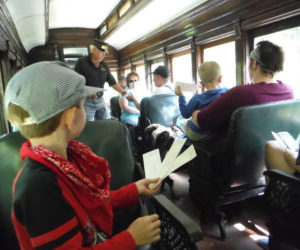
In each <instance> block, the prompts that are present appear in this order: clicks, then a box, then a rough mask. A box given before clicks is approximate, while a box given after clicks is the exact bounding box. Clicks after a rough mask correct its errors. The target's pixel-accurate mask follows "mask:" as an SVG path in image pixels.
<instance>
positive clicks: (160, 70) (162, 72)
mask: <svg viewBox="0 0 300 250" xmlns="http://www.w3.org/2000/svg"><path fill="white" fill-rule="evenodd" d="M152 73H153V74H155V75H159V76H161V77H162V78H168V77H169V69H168V68H167V67H165V66H158V67H157V68H156V69H155V70H154V71H153V72H152Z"/></svg>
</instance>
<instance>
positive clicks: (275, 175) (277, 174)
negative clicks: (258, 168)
mask: <svg viewBox="0 0 300 250" xmlns="http://www.w3.org/2000/svg"><path fill="white" fill-rule="evenodd" d="M264 175H266V176H268V177H269V178H270V179H276V180H280V181H283V182H286V183H289V184H290V185H296V186H299V187H300V178H299V177H298V176H296V175H292V174H289V173H286V172H284V171H281V170H279V169H270V170H267V171H265V172H264Z"/></svg>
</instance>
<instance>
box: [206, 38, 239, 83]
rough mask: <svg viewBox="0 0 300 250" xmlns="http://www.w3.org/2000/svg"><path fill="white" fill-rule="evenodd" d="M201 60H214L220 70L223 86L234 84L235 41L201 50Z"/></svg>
mask: <svg viewBox="0 0 300 250" xmlns="http://www.w3.org/2000/svg"><path fill="white" fill-rule="evenodd" d="M203 59H204V60H203V61H204V62H207V61H216V62H217V63H218V64H219V65H220V67H221V71H222V75H223V77H222V85H221V86H223V87H227V88H232V87H234V86H235V85H236V63H235V43H234V42H229V43H224V44H221V45H217V46H214V47H210V48H206V49H204V50H203Z"/></svg>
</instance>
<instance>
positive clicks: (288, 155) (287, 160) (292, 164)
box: [265, 141, 300, 174]
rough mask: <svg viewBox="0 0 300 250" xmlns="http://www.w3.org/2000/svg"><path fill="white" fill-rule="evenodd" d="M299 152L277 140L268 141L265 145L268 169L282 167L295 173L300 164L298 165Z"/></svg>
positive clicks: (285, 170) (283, 169)
mask: <svg viewBox="0 0 300 250" xmlns="http://www.w3.org/2000/svg"><path fill="white" fill-rule="evenodd" d="M296 159H297V153H296V152H291V151H289V150H287V149H286V148H283V147H281V146H280V145H279V144H278V142H277V141H268V142H267V143H266V145H265V163H266V166H267V169H280V170H282V171H284V172H287V173H289V174H294V173H295V171H296V169H297V168H298V170H299V169H300V166H298V167H297V165H296Z"/></svg>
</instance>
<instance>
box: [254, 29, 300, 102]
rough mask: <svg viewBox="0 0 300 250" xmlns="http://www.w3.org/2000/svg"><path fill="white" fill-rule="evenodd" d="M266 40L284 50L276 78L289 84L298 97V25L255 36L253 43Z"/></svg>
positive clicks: (299, 72) (299, 30)
mask: <svg viewBox="0 0 300 250" xmlns="http://www.w3.org/2000/svg"><path fill="white" fill-rule="evenodd" d="M262 40H268V41H270V42H273V43H275V44H277V45H279V46H281V47H282V49H283V51H284V57H285V58H284V65H283V71H282V72H280V73H278V75H277V76H276V78H277V79H278V80H281V81H282V82H284V83H286V84H288V85H290V86H291V87H292V88H293V90H294V94H295V97H296V98H300V71H299V70H297V68H298V67H299V64H300V43H299V40H300V26H299V27H295V28H291V29H286V30H282V31H278V32H275V33H271V34H267V35H263V36H259V37H256V38H255V39H254V44H256V43H258V42H259V41H262Z"/></svg>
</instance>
